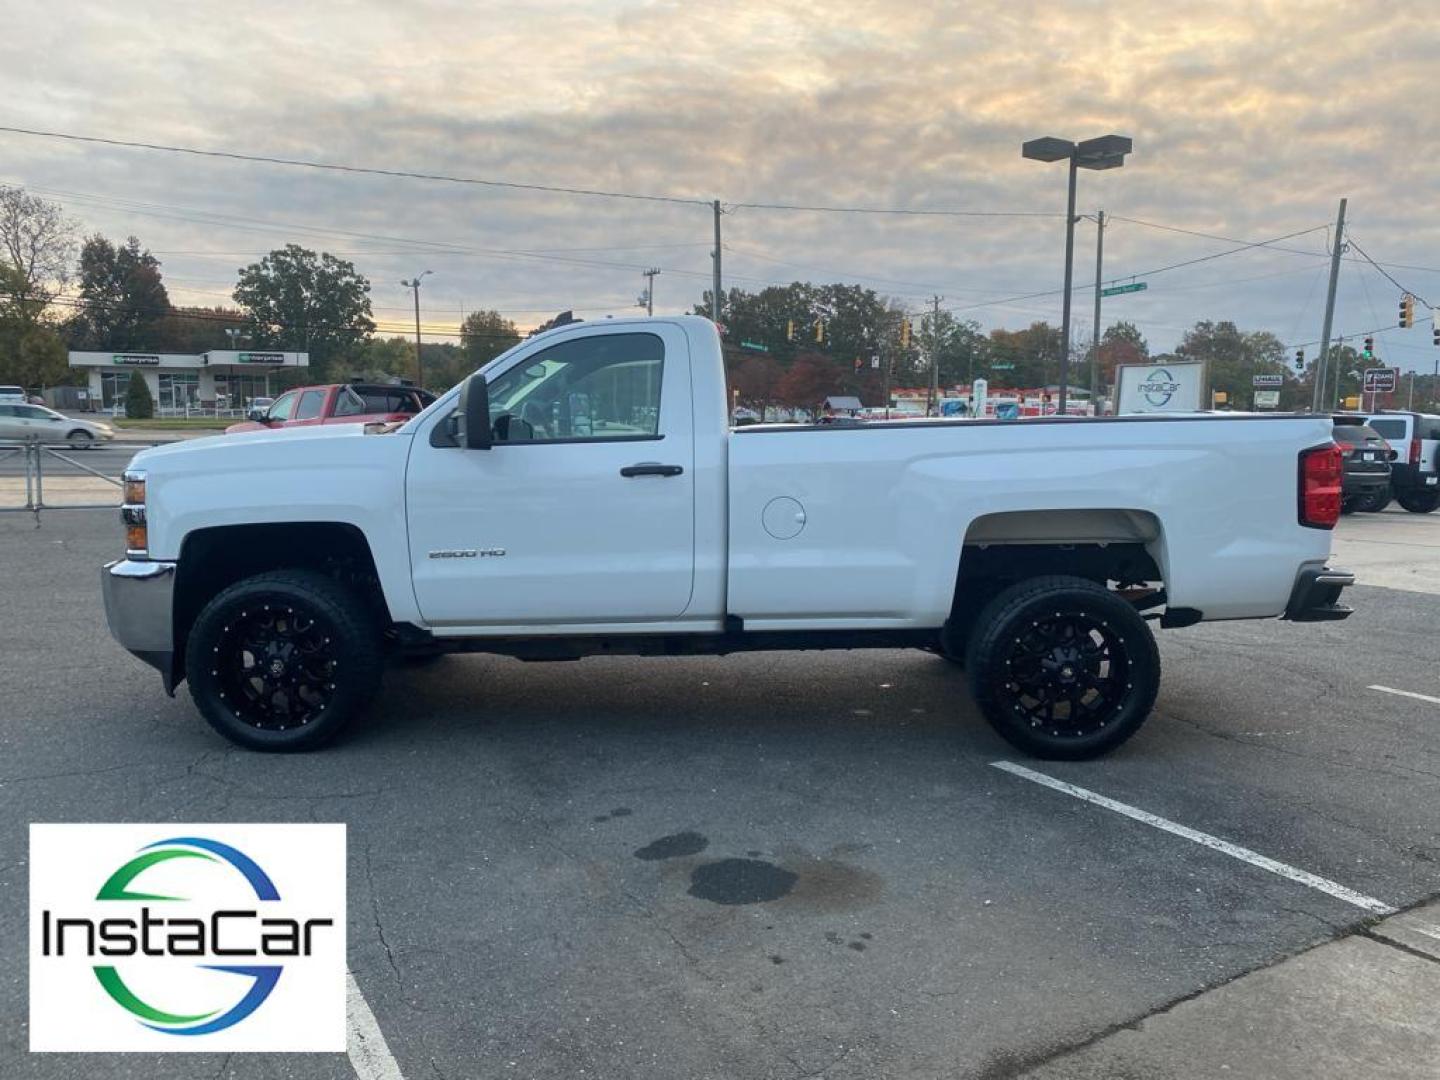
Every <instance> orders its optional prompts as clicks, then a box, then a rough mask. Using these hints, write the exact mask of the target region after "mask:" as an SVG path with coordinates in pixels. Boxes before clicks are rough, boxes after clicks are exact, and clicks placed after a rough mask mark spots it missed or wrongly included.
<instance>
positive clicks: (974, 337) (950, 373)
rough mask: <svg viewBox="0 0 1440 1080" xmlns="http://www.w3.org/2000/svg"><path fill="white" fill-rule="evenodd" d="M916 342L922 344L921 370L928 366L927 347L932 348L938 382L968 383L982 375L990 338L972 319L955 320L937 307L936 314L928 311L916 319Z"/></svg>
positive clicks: (951, 315)
mask: <svg viewBox="0 0 1440 1080" xmlns="http://www.w3.org/2000/svg"><path fill="white" fill-rule="evenodd" d="M919 341H920V342H921V343H922V344H923V345H924V347H925V350H926V353H925V364H924V367H925V371H926V375H927V382H926V385H929V383H928V373H929V367H930V359H929V350H930V349H932V348H933V349H935V350H936V351H937V352H938V353H939V360H940V364H939V366H940V385H941V386H942V387H945V386H956V385H961V384H963V385H967V386H968V385H969V384H970V383H972V382H974V381H975V379H976V378H977V377H978V376H981V375H984V374H985V371H986V369H985V364H986V362H987V360H988V357H989V345H990V340H989V339H988V338H987V337H986V336H985V335H984V334H983V333H982V332H981V330H980V324H979V323H978V322H975V321H974V320H973V319H957V318H955V316H954V315H953V314H951V313H950V312H948V311H944V310H941V311H940V312H939V315H938V317H937V316H936V313H934V312H930V313H928V314H926V315H924V316H923V317H922V318H921V319H920V333H919Z"/></svg>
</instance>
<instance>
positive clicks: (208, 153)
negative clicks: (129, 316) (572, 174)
mask: <svg viewBox="0 0 1440 1080" xmlns="http://www.w3.org/2000/svg"><path fill="white" fill-rule="evenodd" d="M0 132H8V133H9V134H11V135H33V136H36V137H38V138H42V139H63V140H65V141H67V142H79V143H95V144H98V145H101V146H121V147H125V148H127V149H132V150H155V151H158V152H161V153H166V154H186V155H188V156H190V157H205V158H223V159H225V160H228V161H251V162H255V163H257V164H262V165H283V166H285V167H287V168H295V169H319V170H322V171H325V172H340V173H358V174H361V175H366V176H389V177H399V178H403V179H406V180H431V181H435V182H438V183H445V184H470V185H474V186H477V187H491V188H509V189H514V190H518V191H545V192H550V193H552V194H557V195H588V196H594V197H597V198H603V199H632V200H637V201H640V202H663V203H680V204H684V205H689V206H709V205H710V200H708V199H694V198H685V197H683V196H678V195H644V194H639V193H637V192H633V191H602V190H599V189H597V188H573V187H560V186H558V185H552V184H523V183H519V182H517V181H514V180H482V179H480V178H478V177H473V176H447V175H445V174H443V173H422V172H411V171H409V170H406V169H376V168H370V167H368V166H363V165H342V164H338V163H336V162H329V161H307V160H305V159H304V158H282V157H272V156H270V155H267V154H244V153H240V152H239V151H235V150H201V149H199V148H197V147H193V146H168V145H165V144H163V143H150V142H139V141H136V140H131V139H107V138H102V137H101V136H98V135H75V134H72V133H70V132H65V131H40V130H37V129H35V128H22V127H8V126H4V125H0Z"/></svg>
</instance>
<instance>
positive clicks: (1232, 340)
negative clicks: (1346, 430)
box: [1175, 319, 1348, 402]
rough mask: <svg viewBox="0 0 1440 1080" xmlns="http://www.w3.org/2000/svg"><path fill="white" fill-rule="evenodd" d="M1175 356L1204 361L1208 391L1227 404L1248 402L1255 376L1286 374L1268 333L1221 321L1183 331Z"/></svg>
mask: <svg viewBox="0 0 1440 1080" xmlns="http://www.w3.org/2000/svg"><path fill="white" fill-rule="evenodd" d="M1175 355H1176V357H1177V358H1178V359H1180V360H1191V361H1194V360H1199V361H1204V362H1205V364H1206V365H1207V371H1208V375H1209V379H1210V389H1211V390H1212V391H1220V392H1223V393H1225V394H1226V396H1227V397H1228V398H1229V400H1230V401H1231V402H1237V401H1249V400H1250V396H1251V393H1252V387H1253V377H1254V376H1255V375H1285V374H1287V373H1288V369H1287V368H1286V366H1285V346H1284V345H1283V344H1282V343H1281V341H1280V339H1279V338H1277V337H1276V336H1275V335H1274V334H1272V333H1270V332H1269V331H1268V330H1257V331H1253V332H1250V333H1247V332H1245V331H1243V330H1241V329H1239V328H1238V327H1237V326H1236V325H1235V324H1234V323H1233V322H1229V321H1223V320H1222V321H1220V322H1211V321H1210V320H1208V319H1205V320H1202V321H1200V322H1197V323H1196V324H1195V325H1194V326H1193V327H1192V328H1191V329H1189V330H1187V331H1185V336H1184V338H1183V339H1182V340H1181V342H1180V344H1179V345H1178V346H1176V348H1175ZM1341 366H1342V367H1344V366H1345V364H1344V363H1343V362H1342V364H1341ZM1347 370H1348V369H1347Z"/></svg>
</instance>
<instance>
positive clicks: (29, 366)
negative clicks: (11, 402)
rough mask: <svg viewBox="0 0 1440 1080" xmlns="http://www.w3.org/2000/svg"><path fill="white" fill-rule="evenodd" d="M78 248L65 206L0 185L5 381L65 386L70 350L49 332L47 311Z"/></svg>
mask: <svg viewBox="0 0 1440 1080" xmlns="http://www.w3.org/2000/svg"><path fill="white" fill-rule="evenodd" d="M74 246H75V231H74V226H73V225H72V224H71V223H70V221H69V220H68V219H67V218H66V217H65V215H64V214H63V213H61V211H60V207H59V206H57V205H56V204H55V203H51V202H46V201H45V200H44V199H40V198H36V197H35V196H34V195H30V194H28V193H27V192H26V191H25V189H24V188H18V187H5V186H3V185H0V373H3V375H0V377H3V378H4V379H5V380H6V381H10V382H15V383H18V384H20V385H21V386H45V385H53V384H54V383H57V382H62V381H64V377H65V375H64V372H65V359H66V358H65V347H64V345H63V343H61V342H60V341H59V339H58V338H56V337H55V335H54V332H53V331H51V330H50V329H48V328H47V327H46V326H45V322H46V318H47V316H46V308H47V306H48V305H49V303H50V301H51V300H52V299H53V298H54V296H55V294H56V293H57V292H58V291H59V290H60V288H61V287H62V286H63V285H64V284H65V282H66V281H67V280H68V277H69V270H70V255H71V252H72V251H73V250H74ZM57 355H58V358H59V361H58V362H59V370H58V371H57V370H56V357H57Z"/></svg>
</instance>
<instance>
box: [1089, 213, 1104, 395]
mask: <svg viewBox="0 0 1440 1080" xmlns="http://www.w3.org/2000/svg"><path fill="white" fill-rule="evenodd" d="M1095 223H1096V225H1097V226H1098V231H1097V232H1096V233H1095V336H1094V339H1093V343H1092V344H1091V347H1090V412H1091V415H1092V416H1099V415H1100V400H1099V397H1098V395H1099V392H1100V391H1099V386H1100V273H1101V267H1103V266H1104V264H1105V211H1104V210H1101V211H1100V213H1099V215H1098V216H1097V217H1096V218H1095Z"/></svg>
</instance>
